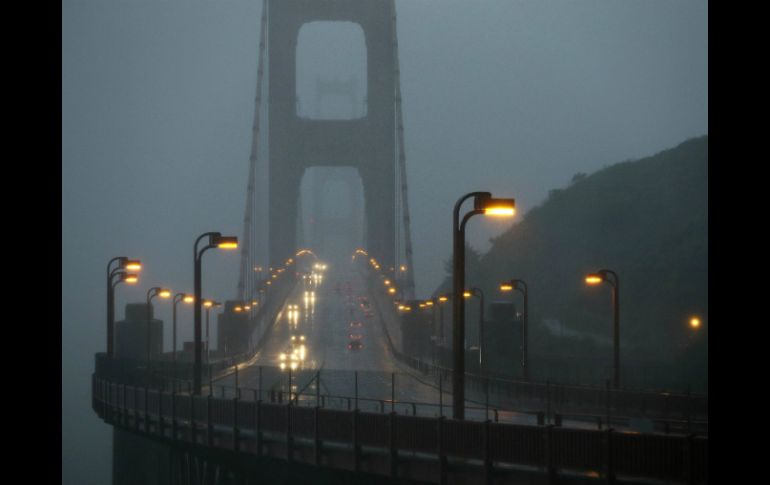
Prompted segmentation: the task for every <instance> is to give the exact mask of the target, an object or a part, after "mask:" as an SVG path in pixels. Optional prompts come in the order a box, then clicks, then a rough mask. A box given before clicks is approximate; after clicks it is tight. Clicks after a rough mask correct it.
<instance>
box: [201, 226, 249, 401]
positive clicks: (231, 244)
mask: <svg viewBox="0 0 770 485" xmlns="http://www.w3.org/2000/svg"><path fill="white" fill-rule="evenodd" d="M206 237H208V244H207V245H206V246H204V247H203V248H201V249H198V244H199V243H200V242H201V240H202V239H204V238H206ZM211 248H219V249H237V248H238V238H237V237H235V236H223V235H222V234H221V233H219V232H206V233H203V234H201V235H200V236H198V239H196V240H195V245H194V246H193V261H194V266H195V343H194V354H195V357H194V359H195V360H194V363H193V394H195V395H200V393H201V381H202V371H203V366H202V355H201V354H202V352H201V303H202V299H201V258H202V257H203V253H204V252H206V250H208V249H211Z"/></svg>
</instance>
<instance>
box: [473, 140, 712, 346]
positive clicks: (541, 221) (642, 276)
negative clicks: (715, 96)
mask: <svg viewBox="0 0 770 485" xmlns="http://www.w3.org/2000/svg"><path fill="white" fill-rule="evenodd" d="M480 265H481V267H480V275H481V276H480V281H469V284H476V285H478V284H481V286H482V287H483V288H484V290H485V292H488V294H489V295H495V297H493V298H490V300H494V299H497V298H498V297H499V295H500V293H499V292H497V289H496V285H497V283H498V282H499V281H502V280H504V279H510V278H512V277H515V278H521V279H523V280H525V281H527V283H528V284H529V292H530V326H531V327H532V340H533V341H532V343H531V345H532V351H534V352H544V353H547V352H548V351H549V349H548V348H546V347H547V346H548V341H547V340H544V337H543V336H544V333H543V332H542V329H540V331H539V329H538V327H539V324H540V322H541V321H542V319H557V320H559V321H561V322H562V323H564V324H565V325H566V326H567V327H568V328H571V329H574V330H578V331H581V332H586V333H590V334H594V335H597V336H605V337H607V338H608V339H609V338H610V337H611V328H612V327H611V322H612V320H611V315H612V313H611V300H610V288H609V286H608V285H602V286H601V287H587V286H586V285H585V283H584V282H583V277H584V275H585V274H586V273H589V272H592V271H595V270H598V269H600V268H608V269H612V270H614V271H616V272H617V273H618V275H619V277H620V290H621V291H620V305H621V306H620V312H621V315H620V318H621V346H622V348H624V356H628V357H639V358H642V359H644V360H646V359H649V358H656V359H659V358H661V357H667V358H670V359H673V358H677V357H681V354H682V353H683V352H684V347H685V345H686V344H687V342H688V337H689V334H691V333H692V330H691V329H689V328H688V326H687V318H688V317H689V316H690V315H691V314H693V313H695V314H700V315H703V316H705V315H706V314H707V312H708V136H703V137H700V138H696V139H691V140H688V141H686V142H684V143H682V144H681V145H679V146H677V147H676V148H673V149H670V150H666V151H663V152H660V153H658V154H656V155H654V156H651V157H647V158H643V159H641V160H636V161H627V162H622V163H618V164H615V165H612V166H609V167H607V168H605V169H602V170H600V171H598V172H596V173H594V174H592V175H590V176H588V177H585V178H583V179H581V180H578V181H576V182H574V183H573V184H572V185H570V186H569V187H567V188H565V189H562V190H555V191H552V192H551V195H550V197H549V199H548V200H547V201H546V202H545V203H543V204H542V205H541V206H538V207H536V208H534V209H532V210H530V211H529V212H528V213H527V214H526V216H525V217H524V219H523V220H522V221H521V222H519V223H518V224H515V225H514V226H513V227H512V228H511V229H510V230H509V231H507V232H506V233H504V234H503V235H501V236H500V237H498V238H497V239H496V240H495V241H494V242H493V246H492V248H491V249H490V251H489V252H488V253H487V254H485V255H484V256H483V257H482V259H481V263H480ZM704 330H705V329H702V330H701V333H704ZM538 347H539V348H538ZM550 350H553V349H550ZM574 350H575V351H576V352H577V353H579V352H580V351H579V349H574ZM585 350H587V351H589V349H585Z"/></svg>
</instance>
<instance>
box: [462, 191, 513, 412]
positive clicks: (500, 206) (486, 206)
mask: <svg viewBox="0 0 770 485" xmlns="http://www.w3.org/2000/svg"><path fill="white" fill-rule="evenodd" d="M471 197H473V210H472V211H470V212H468V213H466V214H465V215H464V216H463V218H462V221H461V220H460V207H461V206H462V204H463V202H465V201H466V200H467V199H469V198H471ZM514 209H515V202H514V200H513V199H495V198H492V194H490V193H489V192H471V193H469V194H466V195H464V196H462V197H460V199H458V200H457V202H456V203H455V206H454V211H453V213H452V243H453V244H452V246H453V247H452V296H453V303H454V311H453V314H452V361H453V366H452V367H453V369H452V371H453V372H452V400H453V402H452V417H453V418H454V419H465V348H464V342H465V301H464V299H463V296H462V293H463V289H464V288H465V224H466V223H467V222H468V220H469V219H470V218H471V217H473V216H474V215H476V214H487V215H505V216H512V215H513V214H514Z"/></svg>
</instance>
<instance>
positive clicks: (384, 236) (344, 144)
mask: <svg viewBox="0 0 770 485" xmlns="http://www.w3.org/2000/svg"><path fill="white" fill-rule="evenodd" d="M265 2H266V4H265V5H266V12H263V20H262V37H261V40H260V55H259V59H260V64H259V68H258V77H257V96H256V107H255V123H254V133H253V136H254V138H253V142H252V154H251V170H250V172H249V195H248V199H247V204H246V207H247V210H246V216H245V218H244V238H243V240H244V244H243V246H242V254H241V278H240V280H239V284H238V299H244V298H246V299H248V298H249V297H250V296H249V293H250V289H252V288H254V284H253V282H252V281H251V280H252V279H253V277H254V275H253V267H254V266H255V265H259V266H272V267H277V266H280V265H281V264H282V263H283V262H284V261H286V260H287V259H288V258H290V257H291V256H292V255H293V252H294V251H295V250H296V248H297V247H298V238H297V225H296V223H295V221H296V220H297V216H298V213H299V209H300V207H299V206H300V185H301V181H302V177H303V174H304V173H305V171H306V170H307V169H309V168H312V167H353V168H355V169H356V170H357V171H358V174H359V176H360V179H361V184H362V187H363V196H364V197H363V198H364V209H363V210H364V215H365V223H364V226H365V234H364V246H365V247H366V249H367V251H368V252H369V254H371V255H372V256H373V257H375V258H377V260H378V261H380V263H381V264H382V266H383V267H385V268H398V267H401V266H404V264H403V263H405V267H406V268H408V269H409V274H408V276H407V278H404V279H403V283H402V285H403V288H404V291H405V295H406V296H409V295H413V292H414V290H413V288H414V279H413V276H412V274H413V272H412V270H413V265H412V249H411V235H410V231H409V209H408V202H407V197H406V187H407V185H406V170H405V163H404V160H405V156H404V147H403V123H402V112H401V93H400V74H399V69H398V42H397V38H396V25H395V22H396V16H395V6H394V2H393V0H265ZM315 21H326V22H352V23H355V24H357V25H358V26H360V28H361V30H362V32H363V34H364V39H365V44H366V58H367V63H366V66H367V68H366V69H367V70H366V79H365V80H364V81H363V82H365V83H366V93H367V96H366V106H365V109H364V110H362V111H363V112H364V114H363V115H361V116H358V117H354V118H353V119H333V120H327V119H309V118H305V117H302V116H300V115H299V114H298V112H297V95H296V92H297V44H298V39H299V33H300V29H301V28H302V26H303V25H305V24H308V23H310V22H315ZM265 32H266V37H265ZM265 57H266V58H267V60H266V61H264V64H263V59H265ZM265 68H267V77H268V87H267V97H268V99H269V103H268V106H267V110H266V111H267V118H268V119H267V122H268V127H269V129H268V132H267V135H266V136H265V137H264V138H263V139H264V142H266V143H267V146H268V149H267V157H266V158H267V161H266V163H265V165H266V166H267V172H268V174H267V176H266V179H267V181H268V184H269V185H268V189H267V192H268V194H267V197H266V198H267V203H266V205H267V216H266V217H267V224H266V226H267V231H266V232H267V233H268V236H267V238H268V241H267V259H268V261H267V264H265V262H264V261H263V262H257V258H258V257H259V256H258V255H257V254H256V253H257V252H258V250H259V245H257V244H255V242H254V241H256V239H257V238H258V237H261V236H262V234H261V233H258V232H257V231H256V229H257V228H258V227H259V224H257V223H256V222H257V221H256V218H257V212H258V207H259V204H258V203H255V201H256V200H257V196H258V195H260V196H261V195H262V194H258V193H257V192H258V191H257V189H256V187H257V183H256V182H257V181H256V180H255V179H256V173H257V169H256V168H255V166H256V161H257V159H258V158H259V157H260V153H261V152H260V150H258V149H257V140H258V139H262V138H259V137H260V132H259V126H260V123H259V114H260V112H261V99H262V78H263V73H264V70H265ZM317 89H318V90H319V91H323V93H322V94H326V93H334V94H338V91H349V90H350V86H342V87H340V86H333V85H331V84H329V83H320V82H319V83H318V84H317ZM355 111H358V110H355ZM355 111H354V112H355ZM358 112H359V113H360V111H358ZM262 156H263V157H264V155H262ZM399 219H401V220H399ZM402 235H403V237H402ZM402 254H403V256H402ZM402 259H403V261H402Z"/></svg>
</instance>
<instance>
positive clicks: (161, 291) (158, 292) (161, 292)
mask: <svg viewBox="0 0 770 485" xmlns="http://www.w3.org/2000/svg"><path fill="white" fill-rule="evenodd" d="M156 296H159V297H161V298H171V290H169V289H168V288H161V287H160V286H153V287H152V288H150V289H149V290H147V307H146V308H145V316H146V317H147V318H146V320H147V363H148V365H149V363H150V304H152V299H153V298H155V297H156Z"/></svg>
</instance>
